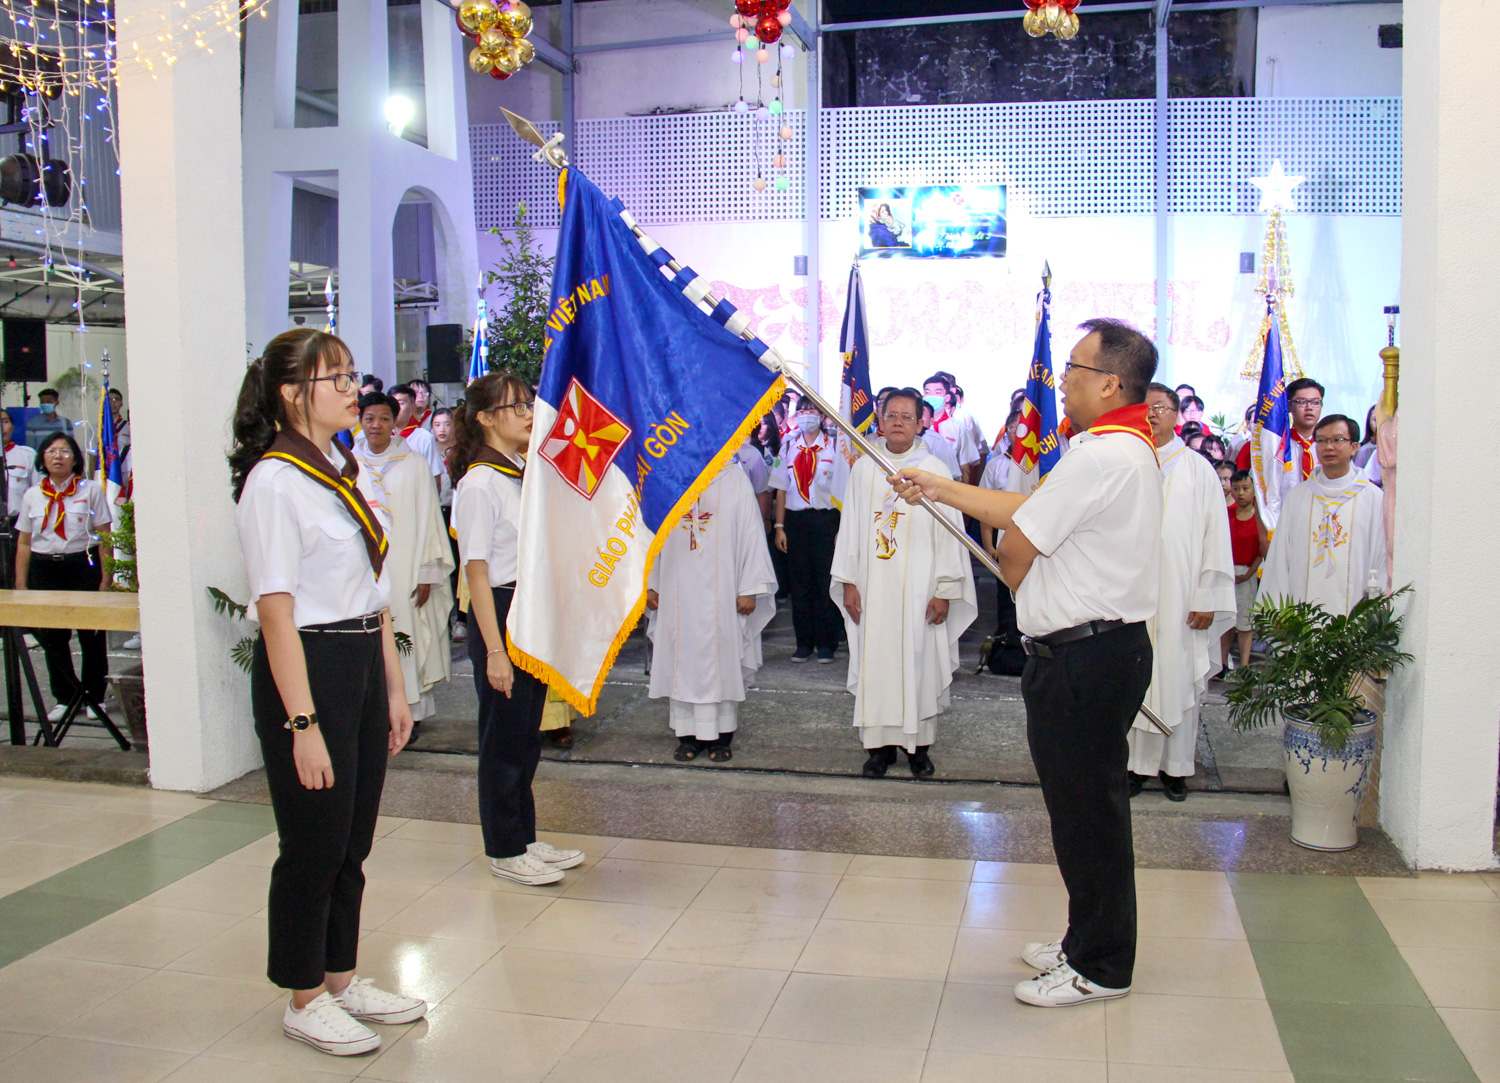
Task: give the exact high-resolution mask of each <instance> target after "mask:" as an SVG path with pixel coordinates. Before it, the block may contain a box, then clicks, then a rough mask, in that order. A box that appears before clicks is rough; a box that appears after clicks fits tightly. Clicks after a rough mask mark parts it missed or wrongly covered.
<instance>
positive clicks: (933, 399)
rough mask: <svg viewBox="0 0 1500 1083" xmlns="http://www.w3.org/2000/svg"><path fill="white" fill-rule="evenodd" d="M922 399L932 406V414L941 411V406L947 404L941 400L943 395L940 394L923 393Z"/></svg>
mask: <svg viewBox="0 0 1500 1083" xmlns="http://www.w3.org/2000/svg"><path fill="white" fill-rule="evenodd" d="M922 401H923V402H925V403H927V404H928V405H929V406H931V407H932V412H933V413H934V414H937V413H941V412H942V409H943V407H944V406H947V405H948V404H947V403H946V402H944V401H943V396H941V395H923V396H922Z"/></svg>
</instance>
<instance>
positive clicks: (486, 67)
mask: <svg viewBox="0 0 1500 1083" xmlns="http://www.w3.org/2000/svg"><path fill="white" fill-rule="evenodd" d="M494 66H495V62H494V61H493V60H491V59H490V58H489V57H487V56H485V55H484V50H483V49H471V50H470V51H469V70H471V71H473V72H474V73H475V74H476V75H488V74H489V73H490V69H491V68H493V67H494Z"/></svg>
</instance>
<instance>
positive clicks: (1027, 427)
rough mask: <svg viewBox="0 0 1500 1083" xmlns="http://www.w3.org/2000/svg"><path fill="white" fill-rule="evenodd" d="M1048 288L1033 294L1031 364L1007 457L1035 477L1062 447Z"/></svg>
mask: <svg viewBox="0 0 1500 1083" xmlns="http://www.w3.org/2000/svg"><path fill="white" fill-rule="evenodd" d="M1051 309H1052V291H1051V290H1050V289H1047V288H1046V287H1043V289H1042V292H1041V293H1038V294H1037V295H1036V341H1035V343H1033V345H1032V347H1031V368H1030V369H1029V370H1028V371H1027V374H1026V399H1025V401H1024V402H1022V404H1021V420H1020V424H1018V425H1017V426H1016V439H1015V442H1014V443H1012V444H1011V446H1010V457H1011V459H1013V460H1014V461H1015V462H1016V464H1017V465H1019V466H1020V467H1021V469H1022V470H1025V471H1027V472H1028V473H1029V472H1031V471H1032V470H1039V472H1038V474H1037V480H1038V481H1040V479H1042V478H1044V477H1046V476H1047V473H1048V472H1049V471H1050V470H1051V469H1052V468H1053V467H1054V466H1056V465H1057V460H1058V459H1059V458H1061V457H1062V447H1061V444H1060V441H1059V439H1058V434H1057V379H1056V377H1055V376H1054V375H1053V372H1052V328H1051V316H1052V313H1051Z"/></svg>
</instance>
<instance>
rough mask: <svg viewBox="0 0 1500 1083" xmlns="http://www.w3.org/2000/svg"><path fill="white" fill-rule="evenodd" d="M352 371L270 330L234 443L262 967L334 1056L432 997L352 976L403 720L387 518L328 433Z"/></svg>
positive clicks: (347, 401)
mask: <svg viewBox="0 0 1500 1083" xmlns="http://www.w3.org/2000/svg"><path fill="white" fill-rule="evenodd" d="M358 385H359V374H358V373H356V372H355V371H354V368H353V359H352V358H351V357H350V355H349V350H348V348H347V347H346V346H345V345H344V343H343V342H341V341H340V340H339V339H337V338H335V337H334V336H332V335H329V334H325V333H324V332H322V331H315V330H312V329H311V328H299V329H297V330H294V331H287V332H285V333H284V334H280V335H277V336H276V337H275V338H274V339H272V340H271V342H270V343H269V344H267V346H266V351H265V354H264V355H263V356H262V357H259V358H257V359H256V360H255V361H253V362H251V364H250V368H249V370H248V371H247V372H246V373H245V381H244V383H243V384H242V385H241V387H240V397H239V403H238V405H237V406H236V408H235V414H234V450H233V451H231V452H230V454H229V465H230V472H231V475H232V483H233V488H234V498H235V500H236V502H237V503H238V505H239V507H238V509H237V511H236V514H235V519H236V523H237V525H238V527H239V535H240V548H241V549H242V550H243V552H244V556H245V572H246V575H247V578H248V579H249V583H250V604H251V606H252V607H253V609H254V613H255V618H256V619H257V620H258V621H259V623H260V635H259V636H258V637H257V638H256V641H255V655H254V663H253V666H252V669H251V674H250V699H251V708H252V710H253V712H254V716H255V732H256V735H257V736H258V737H259V738H260V747H261V752H262V754H263V756H264V758H265V763H266V783H267V786H268V787H269V789H270V791H271V807H272V809H273V811H274V812H275V815H276V830H277V834H278V835H279V836H280V843H281V852H280V855H279V856H278V857H277V859H276V863H275V865H274V866H272V868H271V892H270V901H269V903H268V908H267V917H268V919H269V957H270V959H269V964H268V966H267V970H266V975H267V977H269V978H270V979H271V981H272V982H274V983H275V984H277V985H279V986H281V987H282V988H285V989H290V990H291V992H292V997H291V1001H290V1003H288V1004H287V1007H286V1013H285V1015H284V1016H283V1018H282V1029H283V1031H284V1032H285V1033H286V1036H287V1037H289V1038H294V1039H296V1040H298V1041H302V1042H306V1043H307V1044H308V1045H311V1046H313V1047H314V1048H315V1049H320V1050H322V1051H323V1052H325V1053H332V1054H334V1055H335V1056H350V1055H352V1054H356V1053H366V1052H369V1051H370V1050H372V1049H376V1048H378V1047H379V1045H380V1035H378V1034H377V1033H375V1032H374V1031H372V1030H371V1029H369V1028H368V1027H367V1026H365V1025H364V1023H362V1022H360V1020H364V1021H367V1022H373V1023H385V1024H393V1023H410V1022H413V1021H415V1020H417V1019H420V1018H422V1016H423V1015H425V1014H426V1012H427V1004H426V1002H425V1001H422V1000H418V999H416V998H414V997H404V996H399V995H397V994H395V993H387V992H384V991H383V990H380V989H377V988H375V986H374V985H372V984H370V982H368V981H366V980H364V979H362V978H359V977H357V976H356V974H355V954H356V948H357V945H358V941H359V911H360V901H361V898H362V896H363V894H364V886H365V876H364V871H363V868H362V865H363V863H364V860H365V858H366V857H367V856H368V855H369V853H370V846H371V843H372V840H373V839H374V834H375V818H376V816H377V815H378V813H379V811H380V792H381V789H382V788H383V786H384V784H385V765H386V757H387V756H389V755H394V754H395V753H397V752H399V751H401V749H402V748H403V747H404V746H405V744H406V740H407V738H408V737H409V736H410V734H411V725H412V720H411V711H410V709H409V708H408V706H407V702H406V688H405V686H404V682H403V680H402V676H401V665H400V662H399V660H398V658H397V655H396V643H395V637H394V635H393V633H392V630H391V615H390V608H389V607H390V597H389V588H388V584H387V582H386V579H385V578H384V577H382V576H381V574H380V573H381V568H382V565H383V563H384V560H385V553H386V538H385V531H384V529H383V528H382V526H381V523H380V521H379V520H378V519H377V518H376V517H375V515H374V513H373V512H372V511H371V510H370V506H369V503H368V500H367V497H366V494H365V492H364V490H363V488H362V486H361V484H360V482H362V481H363V480H364V479H362V478H360V477H359V471H358V467H357V465H356V463H355V460H354V457H353V456H352V455H351V454H350V453H349V452H348V450H346V449H345V448H344V446H343V445H342V444H340V443H338V442H337V440H336V439H335V436H336V435H337V434H338V433H340V432H342V431H344V430H345V429H348V428H349V426H350V425H351V424H352V423H353V422H354V421H355V420H356V419H357V416H358V414H357V406H356V394H357V391H358Z"/></svg>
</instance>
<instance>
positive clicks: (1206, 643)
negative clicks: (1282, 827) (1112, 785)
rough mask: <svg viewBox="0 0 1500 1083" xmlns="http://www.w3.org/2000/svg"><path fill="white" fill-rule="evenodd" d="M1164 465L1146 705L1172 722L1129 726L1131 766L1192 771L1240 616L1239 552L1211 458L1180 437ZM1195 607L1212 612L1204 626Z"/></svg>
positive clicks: (1162, 453)
mask: <svg viewBox="0 0 1500 1083" xmlns="http://www.w3.org/2000/svg"><path fill="white" fill-rule="evenodd" d="M1156 454H1157V457H1158V458H1159V459H1160V460H1161V470H1162V523H1161V566H1160V567H1161V587H1160V593H1159V595H1158V601H1157V608H1156V616H1155V617H1153V618H1152V619H1151V620H1150V621H1148V622H1147V629H1148V631H1149V632H1150V633H1151V652H1152V662H1151V687H1150V688H1149V689H1148V690H1147V692H1146V706H1147V707H1150V708H1151V709H1152V710H1153V711H1155V712H1156V714H1157V716H1158V717H1160V718H1161V719H1162V721H1164V722H1166V724H1167V725H1169V726H1172V727H1173V732H1172V736H1171V737H1167V736H1165V735H1163V734H1162V733H1161V732H1160V731H1159V730H1157V729H1156V727H1155V726H1153V725H1151V723H1149V722H1147V721H1146V719H1145V716H1144V715H1142V716H1138V717H1137V718H1136V720H1135V723H1134V725H1133V728H1132V729H1131V731H1130V770H1132V771H1134V772H1135V773H1136V774H1138V775H1155V774H1156V773H1157V772H1158V771H1165V772H1166V773H1167V774H1169V775H1175V776H1176V777H1178V778H1185V777H1187V776H1188V775H1191V774H1193V772H1194V752H1195V750H1196V749H1197V746H1198V697H1199V695H1201V694H1202V692H1203V689H1204V688H1205V687H1206V686H1207V684H1208V675H1209V673H1210V672H1211V671H1213V670H1214V669H1215V668H1217V663H1218V657H1219V646H1218V644H1219V637H1220V636H1221V635H1223V634H1224V631H1225V629H1227V628H1229V627H1231V626H1232V625H1233V624H1234V618H1235V612H1236V607H1235V601H1234V554H1233V551H1232V549H1231V546H1230V541H1229V516H1228V515H1227V514H1225V511H1224V489H1223V487H1222V486H1221V485H1220V484H1219V475H1218V474H1216V473H1215V472H1214V468H1213V465H1212V464H1211V463H1210V462H1209V461H1208V460H1207V459H1205V458H1204V457H1203V456H1202V455H1199V454H1198V453H1197V452H1196V451H1192V450H1191V449H1189V448H1188V447H1187V445H1185V444H1184V443H1183V442H1182V441H1181V440H1180V439H1178V438H1177V437H1173V438H1172V440H1171V441H1170V442H1168V443H1167V444H1166V445H1165V446H1163V447H1159V448H1157V449H1156ZM1189 613H1212V614H1213V615H1214V619H1213V623H1212V624H1211V625H1210V626H1209V627H1208V628H1206V629H1204V630H1203V631H1194V630H1193V629H1192V628H1189V627H1188V626H1187V616H1188V614H1189Z"/></svg>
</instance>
